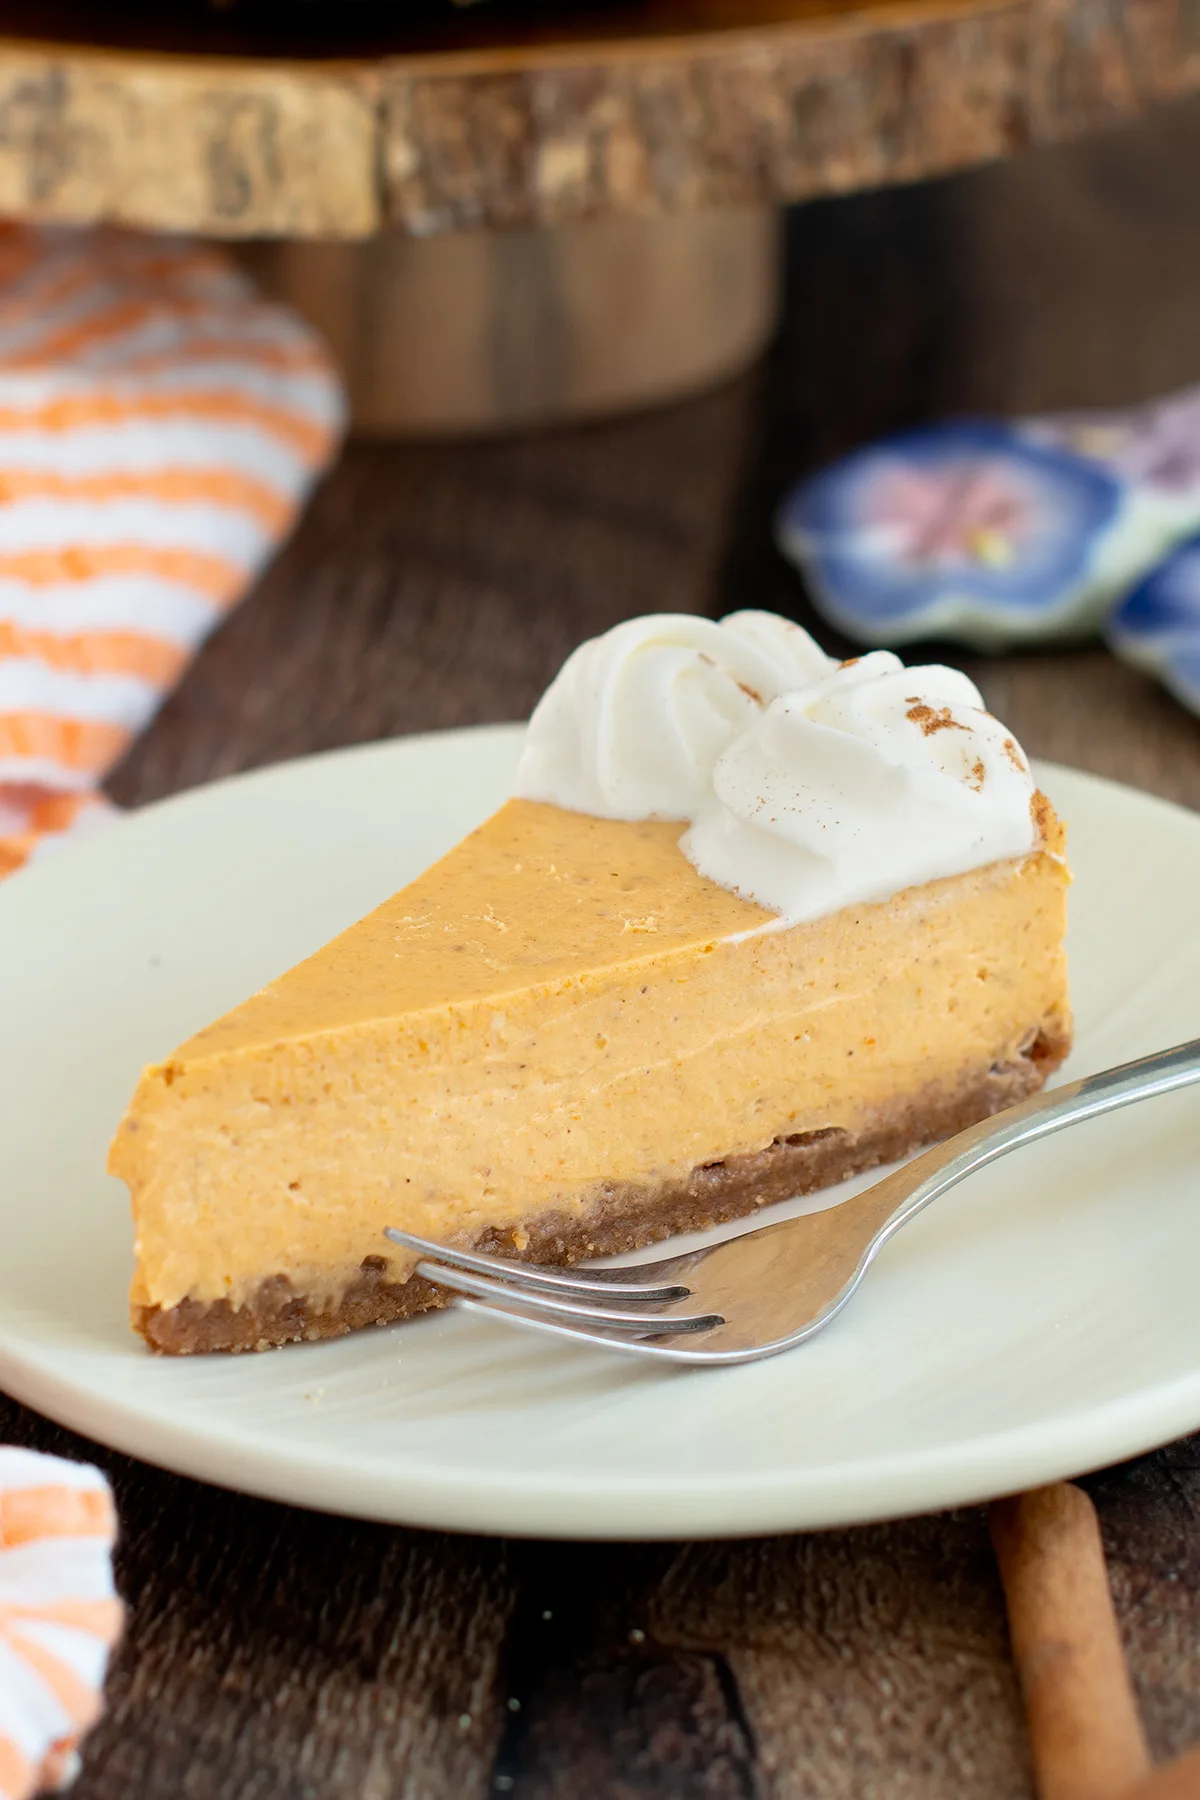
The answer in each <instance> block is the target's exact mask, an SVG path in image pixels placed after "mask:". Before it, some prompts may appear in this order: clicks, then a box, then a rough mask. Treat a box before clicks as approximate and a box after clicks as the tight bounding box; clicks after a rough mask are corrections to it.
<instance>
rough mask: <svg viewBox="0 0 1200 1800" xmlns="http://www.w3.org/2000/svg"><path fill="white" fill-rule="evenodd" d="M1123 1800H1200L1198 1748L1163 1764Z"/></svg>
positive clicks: (1199, 1749) (1199, 1759)
mask: <svg viewBox="0 0 1200 1800" xmlns="http://www.w3.org/2000/svg"><path fill="white" fill-rule="evenodd" d="M1123 1800H1200V1748H1197V1749H1194V1750H1187V1751H1185V1752H1184V1754H1183V1755H1182V1756H1178V1757H1176V1759H1175V1761H1174V1762H1169V1763H1164V1764H1163V1766H1162V1768H1161V1769H1155V1771H1154V1773H1153V1774H1152V1775H1147V1777H1146V1779H1145V1781H1139V1782H1138V1784H1137V1786H1136V1787H1134V1788H1131V1789H1130V1791H1129V1793H1128V1794H1125V1795H1124V1796H1123Z"/></svg>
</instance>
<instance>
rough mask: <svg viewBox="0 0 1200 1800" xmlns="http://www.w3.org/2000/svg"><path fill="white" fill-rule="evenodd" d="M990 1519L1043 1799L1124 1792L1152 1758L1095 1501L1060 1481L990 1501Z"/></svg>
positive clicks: (1115, 1796)
mask: <svg viewBox="0 0 1200 1800" xmlns="http://www.w3.org/2000/svg"><path fill="white" fill-rule="evenodd" d="M989 1522H990V1525H991V1533H992V1543H993V1545H994V1546H995V1551H996V1559H997V1561H998V1563H999V1565H1000V1578H1001V1580H1002V1581H1003V1583H1004V1595H1005V1599H1006V1601H1007V1604H1008V1624H1009V1633H1010V1636H1011V1638H1012V1651H1013V1661H1014V1662H1015V1664H1016V1670H1017V1678H1018V1680H1019V1682H1020V1684H1021V1694H1022V1697H1023V1699H1024V1703H1025V1715H1026V1719H1027V1722H1028V1727H1029V1741H1030V1747H1031V1750H1032V1753H1033V1766H1034V1776H1035V1779H1036V1782H1037V1790H1038V1794H1039V1796H1040V1800H1127V1796H1128V1794H1129V1790H1130V1789H1131V1788H1133V1787H1134V1786H1135V1784H1136V1783H1138V1782H1141V1781H1144V1779H1145V1777H1146V1776H1147V1775H1148V1774H1149V1772H1150V1757H1149V1753H1148V1751H1147V1748H1146V1740H1145V1736H1144V1734H1143V1731H1142V1725H1141V1720H1140V1719H1139V1717H1138V1711H1137V1705H1136V1702H1135V1700H1134V1697H1133V1689H1132V1687H1131V1686H1130V1681H1129V1672H1128V1670H1127V1669H1126V1666H1125V1657H1124V1654H1123V1652H1122V1649H1121V1640H1120V1636H1119V1633H1118V1630H1117V1619H1116V1614H1115V1612H1114V1611H1113V1603H1112V1595H1111V1593H1110V1592H1109V1586H1108V1573H1107V1570H1106V1568H1105V1563H1104V1549H1103V1545H1102V1544H1101V1541H1100V1526H1099V1523H1098V1521H1097V1518H1096V1512H1095V1508H1094V1507H1093V1506H1092V1503H1091V1501H1090V1500H1089V1499H1088V1497H1087V1495H1086V1494H1085V1493H1084V1492H1083V1490H1082V1489H1081V1488H1077V1487H1074V1486H1072V1485H1071V1483H1069V1482H1057V1483H1055V1485H1054V1486H1053V1487H1044V1488H1035V1489H1034V1490H1033V1491H1032V1492H1030V1493H1028V1494H1019V1495H1017V1496H1016V1497H1015V1498H1013V1499H1010V1500H998V1501H996V1502H994V1504H993V1505H992V1507H991V1511H990V1521H989Z"/></svg>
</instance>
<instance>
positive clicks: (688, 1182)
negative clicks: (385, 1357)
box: [132, 1018, 1071, 1356]
mask: <svg viewBox="0 0 1200 1800" xmlns="http://www.w3.org/2000/svg"><path fill="white" fill-rule="evenodd" d="M1070 1047H1071V1037H1070V1029H1069V1025H1068V1024H1067V1023H1066V1022H1065V1021H1063V1020H1060V1019H1057V1018H1054V1019H1050V1020H1046V1021H1044V1022H1043V1023H1042V1024H1041V1025H1040V1026H1039V1027H1037V1028H1035V1030H1033V1031H1032V1032H1031V1033H1030V1035H1029V1039H1028V1041H1027V1043H1026V1045H1025V1046H1024V1047H1023V1048H1022V1049H1021V1051H1020V1052H1019V1053H1018V1055H1017V1057H1016V1059H1015V1060H1013V1061H1010V1062H1006V1063H1002V1064H993V1066H992V1067H991V1068H989V1069H987V1070H985V1071H984V1072H983V1073H982V1074H978V1073H973V1074H972V1075H970V1076H969V1077H968V1078H967V1079H966V1080H965V1081H964V1082H963V1083H961V1084H960V1085H959V1086H957V1087H955V1088H953V1089H947V1088H945V1087H928V1088H926V1089H924V1090H923V1091H921V1092H920V1093H918V1094H916V1095H911V1096H908V1097H906V1098H903V1099H901V1100H898V1101H897V1102H896V1103H895V1104H894V1105H893V1106H892V1107H890V1108H888V1109H886V1111H884V1110H881V1111H880V1112H879V1113H878V1114H877V1116H876V1118H875V1119H874V1120H873V1121H872V1123H871V1124H870V1126H869V1127H867V1128H866V1129H864V1130H862V1131H858V1132H848V1131H842V1130H838V1129H830V1130H827V1131H814V1132H806V1133H803V1134H801V1135H799V1136H796V1137H786V1138H777V1139H776V1140H775V1142H774V1143H772V1144H770V1145H768V1147H767V1148H766V1149H765V1150H760V1151H757V1152H755V1153H754V1154H753V1155H750V1156H735V1157H730V1158H729V1159H728V1160H727V1161H725V1162H718V1163H709V1164H707V1165H705V1166H704V1167H703V1168H697V1169H693V1170H692V1171H691V1173H690V1174H689V1175H687V1176H686V1177H685V1178H684V1179H682V1180H679V1181H674V1182H670V1183H666V1184H663V1185H660V1186H659V1187H657V1188H647V1187H642V1186H639V1185H636V1184H634V1183H623V1184H606V1185H604V1186H602V1187H601V1188H599V1189H598V1190H597V1192H596V1193H595V1194H594V1195H593V1196H592V1198H591V1200H590V1201H589V1203H588V1205H587V1208H586V1210H585V1211H584V1212H582V1213H578V1214H573V1215H569V1214H567V1213H553V1214H550V1213H547V1214H542V1215H541V1216H535V1217H532V1218H529V1219H526V1220H524V1221H523V1222H522V1223H521V1224H520V1225H517V1226H507V1227H504V1228H499V1227H488V1228H487V1229H486V1230H484V1231H482V1232H480V1233H479V1234H478V1235H477V1237H476V1238H475V1239H474V1246H473V1247H475V1248H478V1249H482V1250H488V1251H492V1252H495V1253H496V1254H498V1255H502V1256H515V1255H520V1256H521V1258H522V1259H523V1260H524V1261H527V1262H541V1263H558V1264H563V1263H573V1262H582V1261H584V1260H586V1259H587V1258H589V1257H597V1256H617V1255H620V1254H621V1253H623V1252H625V1251H629V1250H638V1249H641V1248H642V1247H643V1246H645V1245H647V1244H654V1243H658V1242H660V1241H661V1240H662V1239H663V1238H668V1237H674V1236H676V1235H678V1234H679V1233H681V1232H687V1231H702V1230H705V1229H707V1228H708V1227H709V1226H712V1225H720V1224H723V1223H725V1222H726V1221H727V1220H729V1219H736V1218H743V1217H745V1215H746V1214H748V1213H753V1212H755V1211H756V1210H757V1209H758V1208H759V1207H761V1206H769V1205H771V1203H772V1202H774V1201H778V1200H788V1199H792V1198H794V1197H795V1196H796V1195H799V1194H808V1193H812V1192H813V1191H814V1190H815V1189H817V1188H823V1187H832V1186H833V1185H834V1184H835V1183H836V1182H839V1181H844V1180H846V1179H847V1177H848V1176H851V1175H858V1174H861V1173H862V1171H863V1170H864V1169H870V1168H873V1167H875V1166H876V1165H877V1164H879V1163H886V1162H894V1161H896V1160H897V1159H898V1158H899V1157H902V1156H907V1155H908V1154H909V1153H910V1152H911V1151H913V1150H916V1149H918V1148H919V1147H920V1146H921V1145H922V1144H929V1143H933V1142H934V1141H935V1140H936V1139H939V1138H945V1137H951V1136H953V1134H954V1133H955V1132H956V1131H963V1130H965V1128H966V1127H967V1126H968V1125H973V1124H974V1123H975V1122H976V1120H978V1119H985V1118H988V1117H990V1115H991V1114H992V1113H997V1112H1001V1111H1003V1109H1004V1108H1005V1107H1006V1106H1013V1105H1015V1104H1016V1102H1017V1101H1018V1100H1023V1099H1025V1098H1026V1096H1027V1095H1029V1094H1033V1093H1036V1092H1037V1090H1038V1089H1039V1088H1040V1087H1041V1086H1042V1084H1043V1083H1044V1081H1045V1080H1046V1078H1047V1076H1048V1075H1050V1074H1052V1073H1053V1071H1054V1070H1055V1069H1056V1068H1057V1067H1058V1065H1059V1064H1060V1063H1061V1062H1062V1060H1063V1058H1064V1057H1065V1056H1066V1054H1067V1051H1068V1050H1069V1049H1070ZM518 1236H519V1237H520V1239H521V1245H522V1247H521V1249H520V1251H518V1250H517V1249H516V1240H517V1238H518ZM389 1266H390V1265H389V1263H388V1260H387V1258H386V1257H383V1256H368V1257H366V1258H364V1260H363V1262H362V1265H361V1268H360V1272H359V1274H358V1275H357V1276H356V1278H355V1279H354V1281H353V1282H352V1283H351V1284H350V1286H349V1287H348V1288H347V1289H346V1290H345V1292H344V1293H343V1295H342V1297H341V1300H340V1301H339V1302H338V1304H337V1305H335V1306H333V1307H332V1308H329V1307H326V1306H323V1305H317V1304H315V1303H314V1302H313V1301H312V1300H311V1299H310V1298H309V1297H308V1296H306V1295H305V1294H303V1293H297V1292H296V1291H295V1290H294V1289H293V1287H292V1285H291V1282H290V1281H289V1280H288V1278H287V1276H286V1275H270V1276H268V1277H267V1278H266V1279H265V1280H264V1281H263V1282H262V1284H261V1286H260V1287H259V1288H258V1291H257V1293H256V1294H255V1296H254V1299H253V1302H252V1303H251V1304H250V1305H248V1306H241V1307H234V1306H232V1305H231V1304H230V1303H229V1301H228V1300H216V1301H211V1302H203V1301H197V1300H190V1299H188V1300H183V1301H181V1302H180V1303H179V1305H178V1306H173V1307H170V1308H168V1309H165V1310H164V1309H163V1308H161V1307H157V1306H142V1307H135V1308H134V1313H133V1321H132V1322H133V1326H134V1329H135V1330H136V1331H138V1332H140V1334H141V1335H142V1337H144V1338H145V1340H146V1342H147V1344H149V1346H150V1348H151V1349H152V1350H156V1351H158V1352H159V1353H160V1354H162V1355H166V1356H190V1355H195V1354H200V1353H204V1352H209V1351H218V1350H225V1351H241V1350H269V1349H274V1348H277V1347H278V1346H280V1345H283V1344H294V1343H301V1342H305V1341H313V1340H316V1339H319V1338H329V1337H341V1336H343V1335H344V1334H345V1333H346V1332H350V1331H357V1330H359V1329H361V1328H362V1327H363V1326H366V1325H390V1324H392V1323H394V1322H395V1321H396V1320H399V1319H410V1318H414V1317H415V1316H416V1315H417V1314H419V1313H423V1312H429V1311H431V1310H433V1309H435V1308H438V1307H441V1306H444V1305H445V1304H446V1303H447V1298H448V1297H447V1296H445V1295H444V1294H442V1293H441V1292H440V1290H439V1289H437V1288H436V1287H434V1286H433V1284H432V1283H431V1282H428V1281H426V1280H424V1279H423V1278H422V1277H421V1276H418V1275H411V1276H409V1277H408V1278H407V1279H406V1280H404V1281H400V1282H397V1281H391V1280H389V1279H388V1270H389Z"/></svg>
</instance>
